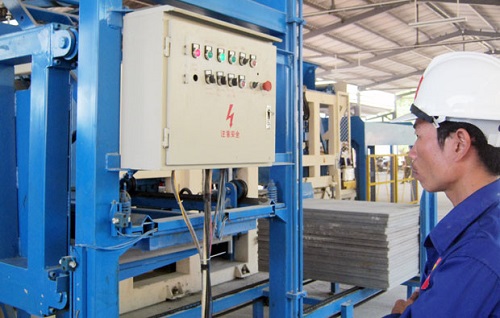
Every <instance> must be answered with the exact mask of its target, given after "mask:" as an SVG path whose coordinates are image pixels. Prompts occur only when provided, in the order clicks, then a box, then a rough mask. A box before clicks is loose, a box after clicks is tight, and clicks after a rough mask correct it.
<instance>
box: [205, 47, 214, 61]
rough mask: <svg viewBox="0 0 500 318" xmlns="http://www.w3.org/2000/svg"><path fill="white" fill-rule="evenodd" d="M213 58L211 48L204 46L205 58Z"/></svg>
mask: <svg viewBox="0 0 500 318" xmlns="http://www.w3.org/2000/svg"><path fill="white" fill-rule="evenodd" d="M213 57H214V52H213V49H212V47H211V46H209V45H205V58H206V59H207V60H211V59H212V58H213Z"/></svg>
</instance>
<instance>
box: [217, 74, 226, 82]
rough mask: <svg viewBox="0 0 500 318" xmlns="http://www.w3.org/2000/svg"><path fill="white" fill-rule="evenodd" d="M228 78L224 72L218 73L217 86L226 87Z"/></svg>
mask: <svg viewBox="0 0 500 318" xmlns="http://www.w3.org/2000/svg"><path fill="white" fill-rule="evenodd" d="M226 83H227V81H226V77H225V76H224V73H223V72H217V84H218V85H226Z"/></svg>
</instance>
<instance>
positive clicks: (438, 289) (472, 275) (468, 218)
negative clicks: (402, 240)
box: [385, 179, 500, 318]
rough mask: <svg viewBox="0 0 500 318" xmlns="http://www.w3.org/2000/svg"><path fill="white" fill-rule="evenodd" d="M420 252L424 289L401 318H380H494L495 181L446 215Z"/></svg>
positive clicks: (499, 225) (499, 289)
mask: <svg viewBox="0 0 500 318" xmlns="http://www.w3.org/2000/svg"><path fill="white" fill-rule="evenodd" d="M424 246H425V248H426V251H427V263H426V265H425V269H424V273H423V275H422V277H421V286H422V284H424V286H425V285H427V286H426V288H425V289H424V287H421V290H420V296H419V297H418V299H417V300H416V301H415V302H414V303H413V304H412V305H410V306H408V307H407V308H406V310H405V312H404V313H403V314H402V315H399V314H391V315H388V316H385V317H386V318H389V317H391V318H392V317H401V318H403V317H414V318H417V317H419V318H420V317H426V318H429V317H432V318H441V317H442V318H444V317H446V318H448V317H449V318H451V317H453V318H461V317H464V318H465V317H467V318H491V317H495V318H500V179H499V180H496V181H495V182H493V183H490V184H489V185H487V186H485V187H483V188H482V189H479V190H478V191H476V192H475V193H473V194H472V195H471V196H469V197H468V198H467V199H465V200H464V201H463V202H461V203H460V204H458V205H457V206H456V207H455V208H454V209H453V210H451V211H450V212H449V213H448V214H447V215H446V216H445V217H444V218H443V219H442V220H441V221H440V222H439V223H438V224H437V225H436V227H435V228H434V229H433V230H432V231H431V232H430V234H429V236H428V237H427V238H426V240H425V242H424ZM438 260H439V261H438ZM436 263H438V264H437V265H436V266H435V264H436ZM433 268H434V269H433ZM426 280H427V283H425V282H426Z"/></svg>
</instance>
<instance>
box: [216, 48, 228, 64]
mask: <svg viewBox="0 0 500 318" xmlns="http://www.w3.org/2000/svg"><path fill="white" fill-rule="evenodd" d="M217 60H218V61H219V62H221V63H222V62H224V61H225V60H226V54H225V53H224V49H217Z"/></svg>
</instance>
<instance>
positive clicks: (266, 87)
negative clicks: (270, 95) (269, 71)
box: [262, 81, 273, 92]
mask: <svg viewBox="0 0 500 318" xmlns="http://www.w3.org/2000/svg"><path fill="white" fill-rule="evenodd" d="M262 89H263V90H265V91H266V92H269V91H270V90H271V89H273V84H272V83H271V82H269V81H265V82H264V83H262Z"/></svg>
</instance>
